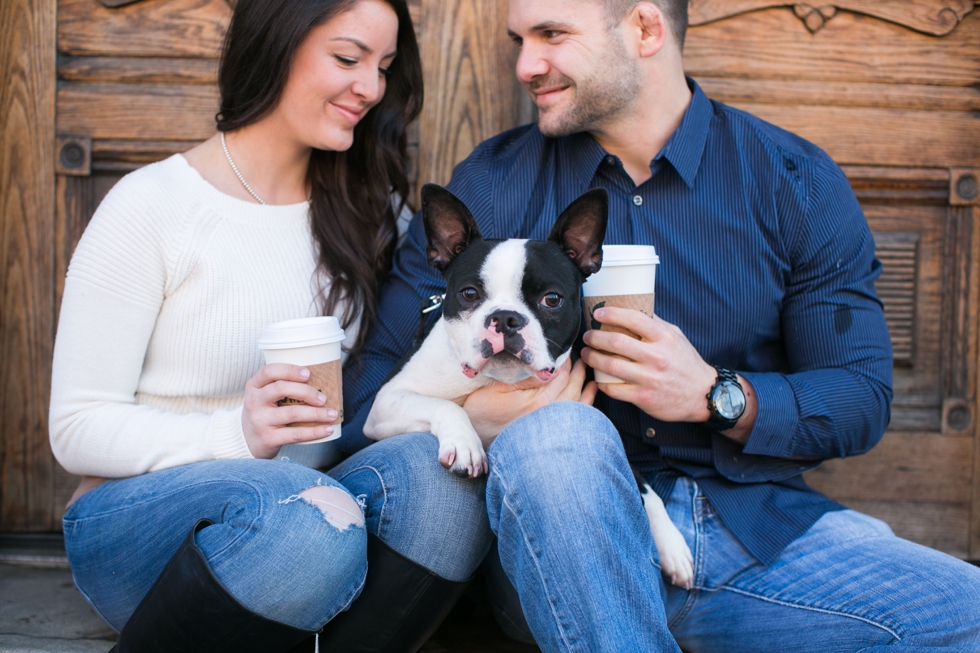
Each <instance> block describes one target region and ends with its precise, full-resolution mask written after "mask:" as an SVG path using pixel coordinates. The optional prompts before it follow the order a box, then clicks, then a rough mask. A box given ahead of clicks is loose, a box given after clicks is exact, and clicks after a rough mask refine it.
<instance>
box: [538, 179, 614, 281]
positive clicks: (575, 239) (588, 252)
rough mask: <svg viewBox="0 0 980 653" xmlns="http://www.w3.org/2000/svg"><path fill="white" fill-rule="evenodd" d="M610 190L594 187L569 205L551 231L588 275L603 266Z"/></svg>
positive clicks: (555, 241)
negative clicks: (603, 243) (603, 242)
mask: <svg viewBox="0 0 980 653" xmlns="http://www.w3.org/2000/svg"><path fill="white" fill-rule="evenodd" d="M608 217H609V193H607V192H606V189H605V188H593V189H592V190H589V191H586V192H584V193H582V194H581V195H580V196H579V197H578V199H576V200H575V201H574V202H572V203H571V204H569V205H568V208H566V209H565V210H564V211H562V212H561V215H559V216H558V219H557V220H556V221H555V226H553V227H552V228H551V233H550V234H548V240H549V241H550V242H553V243H557V244H558V246H559V247H561V249H562V251H563V252H565V254H566V255H567V256H568V258H570V259H572V262H573V263H574V264H575V265H576V266H577V267H578V269H579V270H581V272H582V274H584V275H585V276H586V277H588V276H589V275H590V274H595V273H596V272H598V271H599V268H600V267H602V241H604V240H605V239H606V221H607V219H608Z"/></svg>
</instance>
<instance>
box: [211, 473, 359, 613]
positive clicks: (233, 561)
mask: <svg viewBox="0 0 980 653" xmlns="http://www.w3.org/2000/svg"><path fill="white" fill-rule="evenodd" d="M310 471H313V470H310ZM282 476H286V477H288V478H283V477H282ZM311 481H312V482H311ZM253 483H254V481H253ZM287 483H288V484H287ZM255 484H256V485H259V484H258V483H255ZM270 485H271V486H272V488H273V489H271V490H270V489H268V488H264V490H266V491H267V492H268V495H266V496H263V497H262V499H264V500H260V502H261V503H262V504H263V506H262V508H261V510H259V511H257V512H255V513H253V515H252V518H251V519H249V520H248V523H243V522H238V521H237V520H235V519H230V520H228V521H226V522H223V523H221V524H215V525H213V526H209V527H207V528H205V529H203V530H202V531H201V532H199V533H198V535H197V542H198V546H200V547H201V550H202V551H203V552H204V554H205V557H206V559H207V560H208V564H209V565H210V567H211V569H212V571H213V572H214V574H215V576H216V577H217V578H218V579H219V581H220V582H221V583H222V585H223V586H224V587H225V588H226V589H227V590H228V591H229V593H231V595H232V596H234V597H235V598H236V599H238V601H239V602H241V603H242V604H243V605H245V606H246V607H248V608H249V609H251V610H253V611H254V612H256V613H258V614H261V615H263V616H265V617H267V618H270V619H274V620H276V621H281V622H283V623H288V624H290V625H294V626H297V627H301V628H307V629H312V628H318V627H319V626H321V625H323V623H325V622H326V621H327V620H329V619H330V618H332V617H333V616H334V615H335V614H336V613H337V612H339V611H341V610H344V609H345V608H346V607H347V606H348V605H350V602H351V601H353V600H354V598H355V597H356V596H357V593H358V592H359V591H360V588H361V586H362V584H363V581H364V577H365V575H366V573H367V531H366V529H365V528H364V516H363V513H362V511H361V507H360V506H359V505H358V503H357V501H356V500H355V499H354V497H352V496H351V495H350V493H349V492H348V491H347V490H346V489H344V488H343V487H342V486H341V485H340V484H339V483H337V482H336V481H334V480H333V479H330V478H328V477H323V476H322V475H320V474H316V473H315V472H314V475H313V476H307V475H306V474H303V473H299V474H294V473H292V470H290V471H288V472H286V473H285V474H283V475H280V477H279V478H274V479H272V480H271V481H270ZM287 488H288V489H290V490H292V492H291V493H289V494H286V491H287ZM259 494H260V495H264V494H265V492H259Z"/></svg>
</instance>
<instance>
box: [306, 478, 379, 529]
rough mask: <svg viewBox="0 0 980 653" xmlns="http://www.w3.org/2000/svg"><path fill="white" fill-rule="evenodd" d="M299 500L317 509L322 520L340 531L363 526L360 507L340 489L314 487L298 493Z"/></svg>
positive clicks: (322, 486)
mask: <svg viewBox="0 0 980 653" xmlns="http://www.w3.org/2000/svg"><path fill="white" fill-rule="evenodd" d="M299 498H300V499H302V500H303V501H305V502H306V503H308V504H310V505H311V506H316V507H317V508H319V509H320V512H322V513H323V518H324V519H326V520H327V522H329V523H330V524H331V525H333V526H335V527H337V528H339V529H340V530H346V529H347V528H349V527H350V526H356V527H358V528H361V527H362V526H364V513H363V512H362V511H361V507H360V506H359V505H357V502H356V501H354V499H352V498H351V496H350V495H349V494H347V493H346V492H344V491H343V490H341V489H340V488H335V487H327V486H325V485H315V486H313V487H311V488H307V489H305V490H303V491H302V492H300V493H299Z"/></svg>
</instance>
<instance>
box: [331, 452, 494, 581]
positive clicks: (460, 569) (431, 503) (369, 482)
mask: <svg viewBox="0 0 980 653" xmlns="http://www.w3.org/2000/svg"><path fill="white" fill-rule="evenodd" d="M437 453H438V441H437V440H436V438H435V437H434V436H432V434H430V433H408V434H405V435H399V436H397V437H394V438H388V439H386V440H382V441H380V442H377V443H375V444H372V445H371V446H370V447H368V448H367V449H365V450H363V451H361V452H359V453H358V454H355V456H352V457H351V458H350V459H348V460H347V461H345V462H344V463H343V464H341V465H339V466H338V467H337V468H335V469H334V470H331V474H333V475H335V478H337V479H338V480H339V481H340V482H341V483H343V484H344V486H345V487H346V488H347V489H348V490H349V491H350V492H351V494H353V495H354V496H355V497H358V499H359V500H361V501H362V502H363V503H364V507H365V516H366V524H367V527H368V530H370V531H371V532H374V533H376V534H377V535H378V536H379V537H380V538H381V539H382V540H384V541H385V543H387V544H388V545H389V546H390V547H392V548H393V549H395V550H396V551H398V552H399V553H401V554H402V555H404V556H406V557H407V558H409V559H411V560H412V561H414V562H416V563H418V564H421V565H423V566H425V567H426V568H428V569H429V570H431V571H433V572H434V573H436V574H438V575H440V576H442V577H443V578H447V579H449V580H464V579H466V578H468V577H469V576H470V575H471V574H472V573H473V571H474V570H475V569H476V567H477V566H478V565H479V563H480V561H481V560H482V559H483V556H484V555H485V554H486V551H487V548H488V547H489V546H490V542H491V540H492V537H493V535H492V533H491V532H490V527H489V523H488V522H487V516H486V501H485V487H486V485H485V480H484V479H482V478H479V479H464V478H459V477H457V476H455V475H454V474H452V473H450V472H449V471H448V470H446V469H445V468H443V467H442V466H441V465H440V464H439V462H438V455H437Z"/></svg>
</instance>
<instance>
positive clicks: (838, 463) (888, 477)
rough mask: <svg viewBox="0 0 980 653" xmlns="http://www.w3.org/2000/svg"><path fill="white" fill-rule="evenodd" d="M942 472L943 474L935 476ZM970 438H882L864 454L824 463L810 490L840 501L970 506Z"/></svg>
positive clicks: (912, 435) (810, 474)
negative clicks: (920, 502) (915, 502)
mask: <svg viewBox="0 0 980 653" xmlns="http://www.w3.org/2000/svg"><path fill="white" fill-rule="evenodd" d="M938 470H942V473H937V471H938ZM972 476H973V439H972V438H958V437H948V436H945V435H939V434H936V433H886V434H885V436H884V437H883V438H882V439H881V442H879V443H878V445H877V446H876V447H875V448H873V449H872V450H871V451H869V452H868V453H866V454H863V455H861V456H854V457H852V458H844V459H835V460H829V461H827V462H825V463H824V464H823V465H821V466H820V467H818V468H817V469H816V470H814V471H812V472H808V473H807V474H806V481H807V483H809V484H810V486H812V487H814V488H816V489H817V490H820V491H821V492H823V493H824V494H826V495H827V496H829V497H831V498H833V499H837V500H838V501H845V502H846V501H847V500H850V499H858V500H861V501H932V502H937V503H963V504H968V503H969V502H970V490H971V482H970V481H971V478H972Z"/></svg>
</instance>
